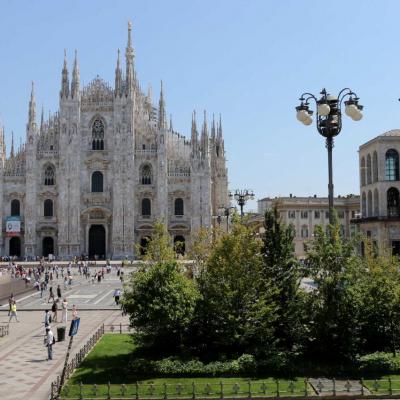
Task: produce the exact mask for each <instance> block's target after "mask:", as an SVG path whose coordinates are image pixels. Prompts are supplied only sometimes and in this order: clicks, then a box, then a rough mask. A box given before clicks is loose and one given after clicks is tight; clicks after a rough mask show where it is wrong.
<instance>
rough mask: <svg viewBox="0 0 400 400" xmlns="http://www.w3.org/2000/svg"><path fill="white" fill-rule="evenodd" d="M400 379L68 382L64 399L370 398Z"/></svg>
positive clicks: (396, 386)
mask: <svg viewBox="0 0 400 400" xmlns="http://www.w3.org/2000/svg"><path fill="white" fill-rule="evenodd" d="M399 394H400V380H391V379H390V378H389V379H379V380H378V379H377V380H363V379H361V380H359V381H354V380H352V381H348V380H347V381H346V380H338V381H336V380H335V379H329V380H328V379H304V380H301V379H299V380H278V379H268V380H265V381H261V380H255V381H252V380H248V381H243V380H242V381H240V382H236V383H235V382H232V381H230V382H227V381H225V382H224V381H223V379H222V380H221V381H220V382H215V381H214V383H207V382H204V381H197V382H196V381H192V382H187V381H186V382H182V383H167V382H164V383H159V384H153V383H140V382H136V383H134V384H121V385H112V384H110V383H108V384H102V385H101V384H99V385H96V384H95V385H83V384H82V383H81V384H80V385H66V386H65V388H64V389H63V392H62V396H61V399H62V400H78V399H79V400H94V399H96V400H100V399H103V400H106V399H107V400H110V399H115V400H116V399H118V400H141V399H144V400H196V399H197V400H200V399H205V400H208V399H253V398H254V399H257V400H261V399H266V398H268V399H270V398H280V399H290V398H294V397H296V399H298V400H301V399H308V400H310V399H318V398H321V396H322V397H324V398H325V399H330V398H332V399H359V398H361V397H363V398H368V399H382V398H399Z"/></svg>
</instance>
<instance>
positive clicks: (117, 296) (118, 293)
mask: <svg viewBox="0 0 400 400" xmlns="http://www.w3.org/2000/svg"><path fill="white" fill-rule="evenodd" d="M120 297H121V290H120V289H115V290H114V299H115V304H116V305H119V298H120Z"/></svg>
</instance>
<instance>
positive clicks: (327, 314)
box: [308, 222, 364, 362]
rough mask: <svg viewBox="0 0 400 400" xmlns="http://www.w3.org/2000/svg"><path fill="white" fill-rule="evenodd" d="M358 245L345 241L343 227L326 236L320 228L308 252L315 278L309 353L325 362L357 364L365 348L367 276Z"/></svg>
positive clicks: (334, 227) (311, 297) (336, 227)
mask: <svg viewBox="0 0 400 400" xmlns="http://www.w3.org/2000/svg"><path fill="white" fill-rule="evenodd" d="M356 245H357V244H356V242H354V241H348V240H346V239H343V238H342V237H341V235H340V230H339V224H338V223H337V222H335V223H334V224H333V225H329V232H328V233H325V232H324V231H323V230H322V228H321V227H320V226H317V227H316V230H315V234H314V240H313V241H312V243H311V245H310V247H309V249H308V260H309V263H310V271H311V276H312V278H313V280H314V282H315V284H316V287H317V289H316V290H315V291H313V292H312V293H311V294H310V308H309V310H308V312H309V318H310V325H311V332H310V344H309V351H310V353H311V354H314V355H316V356H318V357H319V358H320V359H324V361H339V362H345V361H353V360H354V359H355V357H356V355H357V354H358V352H359V351H360V348H361V346H362V340H361V334H360V332H361V323H360V322H361V320H360V313H361V309H362V302H363V293H362V287H361V285H360V282H361V278H362V275H363V273H364V269H363V265H362V262H361V259H360V258H359V257H358V256H357V255H356V252H355V249H356Z"/></svg>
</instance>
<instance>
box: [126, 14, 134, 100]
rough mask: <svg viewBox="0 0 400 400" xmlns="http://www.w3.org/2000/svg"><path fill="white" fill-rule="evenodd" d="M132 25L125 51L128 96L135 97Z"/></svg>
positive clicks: (129, 28)
mask: <svg viewBox="0 0 400 400" xmlns="http://www.w3.org/2000/svg"><path fill="white" fill-rule="evenodd" d="M131 32H132V23H131V22H130V21H129V22H128V43H127V46H126V50H125V61H126V95H127V96H132V95H133V87H134V71H133V48H132V35H131Z"/></svg>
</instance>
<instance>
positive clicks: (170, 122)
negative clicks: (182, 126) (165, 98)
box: [169, 114, 174, 132]
mask: <svg viewBox="0 0 400 400" xmlns="http://www.w3.org/2000/svg"><path fill="white" fill-rule="evenodd" d="M169 130H170V131H171V132H173V131H174V126H173V125H172V114H169Z"/></svg>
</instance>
